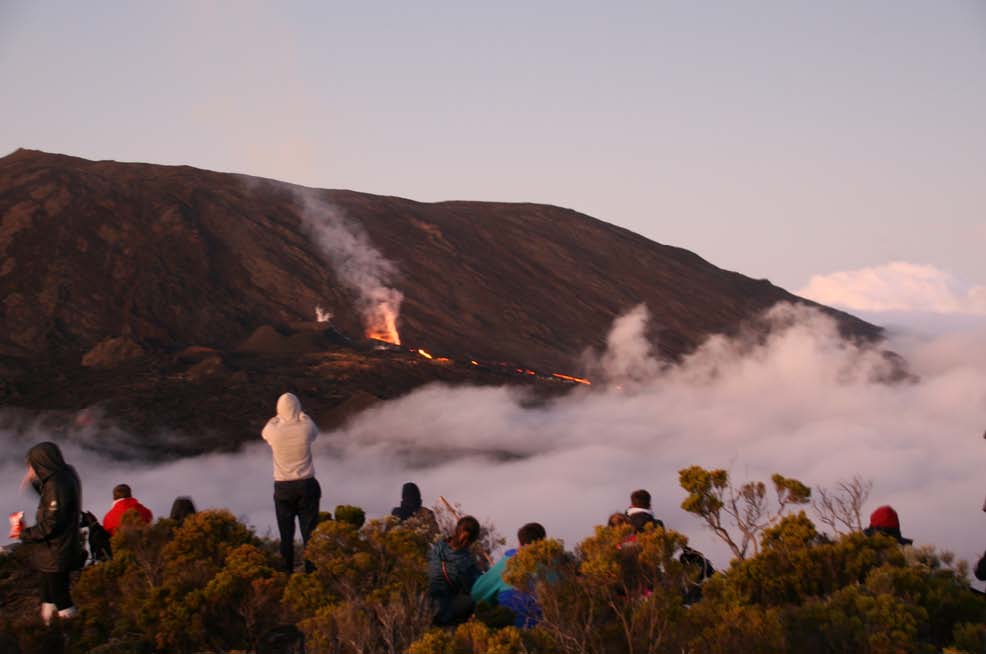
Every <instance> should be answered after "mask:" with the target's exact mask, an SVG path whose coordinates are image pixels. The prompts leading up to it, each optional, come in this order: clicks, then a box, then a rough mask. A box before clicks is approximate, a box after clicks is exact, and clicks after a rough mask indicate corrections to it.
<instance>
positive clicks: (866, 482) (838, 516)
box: [811, 475, 873, 536]
mask: <svg viewBox="0 0 986 654" xmlns="http://www.w3.org/2000/svg"><path fill="white" fill-rule="evenodd" d="M872 491H873V481H872V480H870V479H863V478H862V477H861V476H859V475H855V476H854V477H853V478H852V479H850V480H849V481H840V482H839V483H838V484H836V486H835V488H834V489H831V490H830V489H827V488H819V489H818V499H817V500H812V503H811V507H812V508H813V509H814V510H815V515H817V516H818V521H819V522H821V523H822V524H823V525H826V526H828V527H829V528H830V529H831V530H832V531H833V532H834V533H835V534H836V535H837V536H842V535H845V534H851V533H852V532H854V531H863V507H864V506H865V505H866V501H867V500H868V499H869V498H870V493H871V492H872Z"/></svg>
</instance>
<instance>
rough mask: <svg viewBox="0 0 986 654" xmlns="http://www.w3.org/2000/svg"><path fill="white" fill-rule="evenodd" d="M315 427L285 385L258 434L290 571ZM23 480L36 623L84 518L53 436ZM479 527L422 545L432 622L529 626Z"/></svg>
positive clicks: (122, 488) (136, 511)
mask: <svg viewBox="0 0 986 654" xmlns="http://www.w3.org/2000/svg"><path fill="white" fill-rule="evenodd" d="M317 435H318V428H317V427H316V426H315V423H314V422H313V421H312V420H311V418H310V417H309V416H308V415H306V414H305V413H304V412H302V410H301V403H300V402H299V400H298V398H297V397H296V396H294V395H293V394H291V393H285V394H284V395H282V396H281V397H280V398H278V401H277V415H275V416H274V417H273V418H271V419H270V420H269V421H268V422H267V424H266V425H265V427H264V428H263V431H262V437H263V439H264V440H265V441H266V442H267V443H268V444H269V445H270V447H271V451H272V455H273V464H274V508H275V513H276V516H277V526H278V530H279V532H280V537H281V544H280V552H281V557H282V558H283V560H284V565H285V569H286V571H287V572H289V573H291V572H294V567H295V566H294V534H295V521H296V520H297V521H298V524H299V526H300V531H301V537H302V540H303V542H304V543H305V544H307V543H308V540H309V539H310V537H311V534H312V531H313V530H314V528H315V526H316V524H317V523H318V516H319V503H320V498H321V494H322V491H321V488H320V486H319V484H318V481H317V480H316V479H315V469H314V465H313V463H312V455H311V446H312V443H313V442H314V440H315V438H316V437H317ZM24 483H25V485H30V486H32V487H33V488H34V489H35V490H36V491H37V493H38V495H39V496H40V501H39V504H38V510H37V515H36V520H35V524H34V525H32V526H30V527H27V526H25V524H24V522H23V514H11V533H10V537H11V538H19V539H20V540H21V541H22V542H23V543H25V544H29V545H30V547H31V550H30V560H31V564H32V566H33V567H34V569H35V570H37V571H38V572H39V573H40V574H41V582H42V583H41V589H42V590H41V602H42V604H41V616H42V618H43V619H44V621H45V623H48V622H49V621H50V620H51V619H52V618H53V617H54V616H55V615H58V616H59V617H60V618H63V619H64V618H70V617H72V616H74V615H75V607H74V605H73V604H72V599H71V596H70V593H69V574H70V572H71V571H73V570H78V569H80V568H81V567H83V565H84V564H85V563H86V560H87V554H86V552H85V550H84V549H83V547H82V544H81V541H80V538H79V525H80V522H81V521H82V517H83V516H82V514H83V511H82V507H81V496H82V490H81V482H80V480H79V476H78V474H77V473H76V471H75V469H74V468H73V467H72V466H70V465H68V464H67V463H66V462H65V459H64V458H63V456H62V453H61V451H60V450H59V448H58V446H57V445H55V444H54V443H50V442H44V443H39V444H38V445H35V446H34V447H32V448H31V449H30V450H29V451H28V453H27V473H26V475H25V479H24ZM194 513H195V506H194V504H193V503H192V500H191V499H190V498H188V497H179V498H177V499H176V500H175V502H174V504H173V506H172V510H171V516H170V517H171V519H172V520H175V521H176V522H178V523H179V524H180V523H181V522H183V521H184V519H185V518H186V517H188V516H189V515H191V514H194ZM127 514H130V515H135V516H136V518H128V519H135V520H138V521H141V522H145V523H149V522H150V521H151V519H152V517H153V515H152V513H151V511H150V510H149V509H148V508H147V507H145V506H144V505H143V504H141V503H140V502H139V501H138V500H137V499H136V498H134V497H133V493H132V490H131V488H130V487H129V486H128V485H127V484H119V485H118V486H116V487H115V488H114V489H113V505H112V507H111V508H110V510H109V511H108V512H107V513H106V515H105V516H104V518H103V521H102V524H101V527H102V528H103V529H104V530H105V532H106V533H108V534H109V535H112V534H113V532H115V531H116V530H117V529H119V527H120V525H121V523H122V521H123V518H124V515H127ZM87 515H91V514H87ZM392 515H393V516H394V517H395V518H397V519H398V520H399V521H401V522H402V523H403V522H405V521H415V522H417V523H419V524H424V525H426V526H427V527H428V528H429V529H430V530H432V531H434V532H437V531H438V529H437V521H436V518H435V515H434V513H433V512H432V511H431V510H429V509H427V508H425V507H424V506H423V504H422V499H421V491H420V489H419V488H418V486H417V485H416V484H414V483H410V482H409V483H406V484H404V487H403V488H402V490H401V503H400V506H397V507H395V508H394V509H393V511H392ZM92 523H93V527H92V528H93V529H95V528H96V526H95V525H96V524H97V523H96V521H95V520H93V521H92ZM608 525H609V526H610V527H617V526H620V525H629V526H631V527H633V533H639V532H643V531H644V530H645V529H647V528H648V527H650V526H653V527H663V526H664V525H663V523H662V522H661V521H660V520H659V519H657V517H656V516H655V515H654V511H653V510H652V508H651V496H650V493H648V492H647V491H646V490H637V491H634V492H633V493H632V494H631V495H630V506H629V508H628V509H627V510H626V511H625V512H622V513H614V514H613V515H611V516H610V517H609V520H608ZM480 532H481V527H480V524H479V522H478V521H477V520H476V519H475V518H474V517H472V516H464V517H461V518H459V519H458V521H457V523H456V525H455V528H454V531H453V533H452V535H451V536H449V537H448V538H445V539H442V540H439V541H438V542H436V543H435V544H434V545H433V546H432V547H431V550H430V553H429V557H428V589H429V596H430V597H431V599H432V600H433V602H434V604H435V608H436V612H435V615H434V623H435V624H436V625H452V624H457V623H460V622H462V621H464V620H466V619H468V617H469V616H470V615H471V614H472V613H473V611H474V610H475V607H476V605H477V604H479V603H480V602H488V603H491V604H497V605H499V606H502V607H505V608H507V609H510V610H511V611H512V612H513V614H514V616H515V624H516V625H517V626H520V627H525V626H531V625H532V624H534V623H536V622H537V620H538V619H539V616H540V610H539V609H538V606H537V603H536V602H535V601H534V598H533V596H532V595H530V594H529V593H528V592H527V589H517V588H514V587H512V586H510V585H509V584H508V583H506V582H505V581H504V579H503V573H504V571H505V570H506V566H507V561H508V560H509V559H510V558H511V557H513V556H515V555H516V553H517V549H510V550H507V552H506V553H505V555H504V557H503V558H502V559H500V561H498V562H496V563H495V564H494V563H493V562H492V560H490V561H489V564H491V565H490V567H489V569H487V570H486V571H485V572H482V570H481V569H480V566H479V565H478V563H477V558H476V555H475V553H474V551H473V545H474V544H475V543H476V541H477V540H478V539H479V538H480ZM865 533H866V534H867V535H872V534H874V533H884V534H887V535H889V536H891V537H893V538H894V539H896V540H897V542H899V543H901V544H902V545H909V544H910V543H911V542H912V541H911V540H910V539H907V538H904V537H903V536H902V535H901V531H900V520H899V518H898V516H897V513H896V511H894V510H893V508H891V507H889V506H881V507H879V508H878V509H876V510H875V511H874V512H873V514H872V516H871V517H870V525H869V527H868V528H867V529H866V530H865ZM545 537H546V533H545V529H544V527H543V526H542V525H540V524H538V523H536V522H532V523H528V524H525V525H524V526H523V527H521V528H520V530H519V531H518V532H517V542H518V547H519V548H523V547H525V546H527V545H530V544H531V543H534V542H537V541H539V540H543V539H544V538H545ZM632 538H633V537H632V536H631V539H632ZM488 556H489V555H488V553H486V557H487V558H488ZM685 557H688V559H687V560H688V562H689V564H690V565H697V566H698V568H699V571H700V574H699V579H704V578H706V577H707V576H709V575H711V574H713V573H714V571H713V570H712V565H711V563H709V562H708V560H707V559H705V557H704V556H702V555H701V554H700V553H698V552H696V551H694V550H687V551H686V552H684V553H683V554H682V561H683V562H686V559H685ZM312 569H313V566H312V564H311V563H310V562H308V561H305V570H306V572H310V571H311V570H312ZM974 572H975V575H976V578H978V579H980V580H984V581H986V554H984V555H983V557H982V558H981V559H980V560H979V562H978V563H977V565H976V567H975V570H974Z"/></svg>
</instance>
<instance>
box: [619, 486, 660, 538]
mask: <svg viewBox="0 0 986 654" xmlns="http://www.w3.org/2000/svg"><path fill="white" fill-rule="evenodd" d="M627 518H628V519H629V520H630V524H631V525H633V528H634V530H636V531H637V533H640V532H642V531H643V530H644V529H646V528H647V525H654V528H657V527H660V528H661V529H664V523H663V522H661V521H660V520H658V519H657V518H655V517H654V511H652V510H651V508H650V493H648V492H647V491H645V490H643V489H640V490H635V491H633V492H632V493H630V508H628V509H627Z"/></svg>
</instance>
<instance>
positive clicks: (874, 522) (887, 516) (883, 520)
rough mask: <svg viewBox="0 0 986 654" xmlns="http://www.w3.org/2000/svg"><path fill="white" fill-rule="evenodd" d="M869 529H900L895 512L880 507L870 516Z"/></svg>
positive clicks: (886, 507) (888, 507)
mask: <svg viewBox="0 0 986 654" xmlns="http://www.w3.org/2000/svg"><path fill="white" fill-rule="evenodd" d="M870 527H872V528H874V529H900V519H898V518H897V512H896V511H894V510H893V507H890V506H881V507H880V508H878V509H877V510H876V511H874V512H873V513H872V514H871V515H870Z"/></svg>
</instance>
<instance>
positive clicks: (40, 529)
mask: <svg viewBox="0 0 986 654" xmlns="http://www.w3.org/2000/svg"><path fill="white" fill-rule="evenodd" d="M25 479H26V480H27V481H29V482H30V483H31V486H32V487H33V488H34V490H35V491H37V492H38V495H40V497H41V499H40V501H39V502H38V512H37V517H36V520H35V522H36V524H34V525H33V526H31V527H23V526H22V525H18V526H17V527H16V528H15V529H17V530H19V531H20V534H19V535H20V539H21V541H22V542H24V543H26V544H28V546H29V547H30V548H31V549H30V561H31V565H32V567H34V569H35V570H37V571H38V572H40V573H41V619H42V620H44V622H45V624H49V623H50V622H51V619H52V617H54V615H55V614H56V612H57V614H58V617H59V618H71V617H73V616H75V614H76V608H75V605H74V604H73V603H72V597H71V595H70V594H69V573H70V572H72V571H73V570H79V569H80V568H82V566H83V565H84V564H85V560H86V553H85V550H84V549H83V547H82V541H81V539H80V536H79V521H80V518H81V516H82V482H81V481H79V475H78V474H77V473H76V472H75V468H73V467H72V466H70V465H68V464H67V463H65V459H64V458H63V457H62V451H61V450H60V449H58V446H57V445H55V444H54V443H50V442H44V443H38V444H37V445H35V446H34V447H32V448H31V449H30V450H28V453H27V476H26V478H25Z"/></svg>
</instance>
